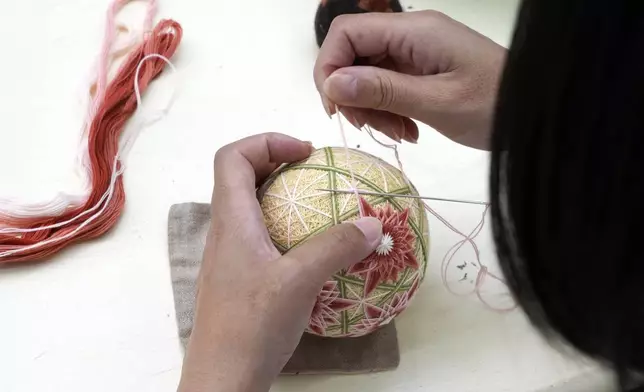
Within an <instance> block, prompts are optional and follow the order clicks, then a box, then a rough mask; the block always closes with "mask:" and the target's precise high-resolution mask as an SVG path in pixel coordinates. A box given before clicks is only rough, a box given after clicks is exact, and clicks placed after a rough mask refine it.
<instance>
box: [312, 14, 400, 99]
mask: <svg viewBox="0 0 644 392" xmlns="http://www.w3.org/2000/svg"><path fill="white" fill-rule="evenodd" d="M403 15H404V14H389V13H387V14H385V13H364V14H352V15H340V16H338V17H336V18H335V19H334V20H333V23H331V28H330V29H329V33H328V34H327V36H326V38H325V40H324V43H323V44H322V47H321V48H320V53H319V54H318V58H317V61H316V62H315V67H314V68H313V78H314V80H315V86H316V87H317V89H318V91H319V92H320V94H323V92H322V91H323V90H322V87H323V85H324V81H325V80H326V79H327V78H328V77H329V76H330V75H331V74H332V73H333V72H335V71H337V70H338V69H340V68H344V67H349V66H351V65H353V62H354V61H355V59H356V58H357V57H371V56H379V55H382V54H387V49H388V47H389V44H390V40H391V39H392V34H391V32H392V30H394V29H395V25H393V23H394V22H395V21H398V20H400V17H401V16H403Z"/></svg>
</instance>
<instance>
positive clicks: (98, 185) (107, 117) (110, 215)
mask: <svg viewBox="0 0 644 392" xmlns="http://www.w3.org/2000/svg"><path fill="white" fill-rule="evenodd" d="M182 34H183V31H182V28H181V26H180V25H179V24H178V23H177V22H175V21H173V20H162V21H161V22H159V23H158V24H157V25H156V27H155V28H154V30H153V31H152V32H151V34H149V35H148V36H147V37H146V39H145V41H144V42H143V43H142V44H141V45H140V46H139V47H138V48H137V49H136V50H135V51H134V52H133V53H132V54H130V56H129V57H128V58H127V60H126V61H125V63H124V64H123V65H122V66H121V68H120V70H119V71H118V73H117V75H116V77H115V78H114V80H113V81H112V82H111V83H110V84H109V86H108V87H107V89H106V90H105V95H104V98H103V101H102V102H101V103H100V105H99V106H98V109H97V111H96V115H95V117H94V118H93V119H92V121H91V125H90V129H89V135H88V141H87V143H88V151H89V163H90V168H91V181H92V184H91V193H90V195H89V197H88V198H87V200H86V202H85V203H84V204H82V205H81V206H78V207H72V208H70V209H68V211H65V212H63V213H62V214H60V215H56V216H52V215H48V216H39V217H13V216H2V217H1V218H0V219H1V220H0V263H17V262H27V261H38V260H42V259H44V258H46V257H48V256H51V255H53V254H55V253H56V252H58V251H60V250H61V249H63V248H65V247H67V246H69V245H70V244H72V243H75V242H79V241H83V240H89V239H93V238H96V237H99V236H101V235H103V234H104V233H106V232H107V231H108V230H110V229H111V228H112V227H114V225H115V224H116V222H117V220H118V218H119V217H120V215H121V213H122V211H123V206H124V204H125V190H124V188H123V180H122V177H121V174H122V172H123V166H122V164H121V162H120V161H119V138H120V136H121V134H122V132H123V130H124V127H125V124H126V122H127V121H128V120H129V119H130V118H131V117H132V115H133V114H134V112H135V111H136V109H137V106H138V101H137V95H136V92H135V78H136V81H137V83H138V86H139V89H140V91H145V90H146V88H147V87H148V85H149V84H150V82H152V81H153V80H154V79H156V78H157V77H158V76H159V75H160V74H161V72H162V71H163V69H164V68H165V65H166V63H165V61H164V60H163V58H167V59H169V58H171V57H172V56H173V55H174V53H175V52H176V50H177V47H178V46H179V43H180V42H181V38H182ZM151 55H156V56H157V57H151ZM144 60H145V61H144ZM142 61H143V62H142ZM137 67H139V72H138V73H137V72H136V71H137ZM137 76H138V78H137Z"/></svg>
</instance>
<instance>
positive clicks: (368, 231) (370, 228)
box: [353, 217, 382, 249]
mask: <svg viewBox="0 0 644 392" xmlns="http://www.w3.org/2000/svg"><path fill="white" fill-rule="evenodd" d="M353 224H354V225H355V226H356V227H357V228H358V229H359V230H360V231H361V232H362V234H364V236H365V238H366V239H367V242H369V244H370V245H371V246H372V247H373V248H374V249H375V248H376V247H377V246H378V245H380V240H381V238H382V223H381V222H380V220H379V219H377V218H373V217H365V218H360V219H358V220H357V221H355V222H353Z"/></svg>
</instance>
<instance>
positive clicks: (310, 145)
mask: <svg viewBox="0 0 644 392" xmlns="http://www.w3.org/2000/svg"><path fill="white" fill-rule="evenodd" d="M304 143H306V144H308V145H309V149H310V150H311V152H313V151H315V147H313V142H309V141H305V142H304Z"/></svg>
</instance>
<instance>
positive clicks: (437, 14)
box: [424, 10, 449, 20]
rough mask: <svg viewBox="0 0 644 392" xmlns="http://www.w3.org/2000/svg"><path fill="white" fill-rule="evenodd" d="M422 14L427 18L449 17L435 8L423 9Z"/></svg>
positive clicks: (441, 18)
mask: <svg viewBox="0 0 644 392" xmlns="http://www.w3.org/2000/svg"><path fill="white" fill-rule="evenodd" d="M424 14H425V16H426V17H427V18H431V19H435V20H446V19H448V18H449V17H448V16H447V15H446V14H444V13H443V12H440V11H436V10H427V11H424Z"/></svg>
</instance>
